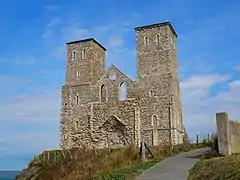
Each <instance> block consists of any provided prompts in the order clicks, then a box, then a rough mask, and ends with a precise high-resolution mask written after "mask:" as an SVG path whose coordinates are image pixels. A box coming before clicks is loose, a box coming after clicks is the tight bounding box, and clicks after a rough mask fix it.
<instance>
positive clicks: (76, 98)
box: [75, 96, 79, 104]
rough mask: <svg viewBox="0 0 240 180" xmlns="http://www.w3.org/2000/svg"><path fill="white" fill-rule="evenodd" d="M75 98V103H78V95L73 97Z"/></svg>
mask: <svg viewBox="0 0 240 180" xmlns="http://www.w3.org/2000/svg"><path fill="white" fill-rule="evenodd" d="M75 100H76V104H78V103H79V97H78V96H76V97H75Z"/></svg>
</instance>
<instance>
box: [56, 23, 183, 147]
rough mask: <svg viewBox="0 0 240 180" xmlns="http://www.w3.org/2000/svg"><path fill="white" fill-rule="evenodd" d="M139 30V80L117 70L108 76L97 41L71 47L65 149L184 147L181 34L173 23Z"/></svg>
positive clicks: (65, 103)
mask: <svg viewBox="0 0 240 180" xmlns="http://www.w3.org/2000/svg"><path fill="white" fill-rule="evenodd" d="M135 30H136V36H137V59H138V63H137V66H138V79H137V81H132V80H131V79H130V78H129V77H127V76H126V75H125V74H124V73H122V72H121V71H120V70H119V69H117V68H116V67H115V66H113V65H112V66H111V67H110V68H109V69H108V70H107V71H106V72H105V70H104V67H105V51H106V49H105V48H104V47H103V46H101V45H100V44H99V43H98V42H97V41H96V40H94V39H92V38H91V39H86V40H81V41H75V42H70V43H67V67H66V82H65V85H64V86H63V88H62V111H61V127H60V128H61V143H60V144H61V148H64V149H66V148H71V147H74V146H78V147H79V146H82V145H84V146H85V145H87V146H91V147H97V148H103V147H106V146H110V147H119V146H123V145H125V144H129V143H136V144H138V145H140V140H141V138H142V137H143V138H144V139H145V141H146V143H147V144H148V145H158V144H160V143H170V142H171V143H172V144H180V143H182V140H183V135H184V130H183V122H182V109H181V102H180V88H179V81H178V65H177V51H176V43H177V35H176V32H175V31H174V30H173V28H172V26H171V24H170V23H159V24H154V25H149V26H144V27H138V28H135ZM146 38H147V40H146ZM83 50H84V51H85V53H86V54H85V55H84V58H83V54H82V53H83ZM73 57H74V58H73ZM123 84H124V85H126V94H125V99H124V100H121V99H120V94H121V92H120V91H121V87H122V85H123Z"/></svg>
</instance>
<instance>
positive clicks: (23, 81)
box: [0, 75, 34, 88]
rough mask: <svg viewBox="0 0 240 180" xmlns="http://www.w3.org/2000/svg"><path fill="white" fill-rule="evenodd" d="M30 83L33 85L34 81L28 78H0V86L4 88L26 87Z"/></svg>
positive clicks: (4, 76) (3, 76) (6, 76)
mask: <svg viewBox="0 0 240 180" xmlns="http://www.w3.org/2000/svg"><path fill="white" fill-rule="evenodd" d="M32 83H34V81H33V80H32V79H28V78H21V77H16V76H11V75H1V76H0V86H1V87H5V88H6V87H7V88H10V87H14V86H17V85H27V84H32Z"/></svg>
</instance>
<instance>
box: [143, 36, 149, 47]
mask: <svg viewBox="0 0 240 180" xmlns="http://www.w3.org/2000/svg"><path fill="white" fill-rule="evenodd" d="M144 45H145V46H148V45H149V38H148V37H147V36H146V37H144Z"/></svg>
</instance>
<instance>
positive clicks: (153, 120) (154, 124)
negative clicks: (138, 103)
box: [152, 115, 158, 126]
mask: <svg viewBox="0 0 240 180" xmlns="http://www.w3.org/2000/svg"><path fill="white" fill-rule="evenodd" d="M152 125H153V126H157V125H158V120H157V116H156V115H153V116H152Z"/></svg>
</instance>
